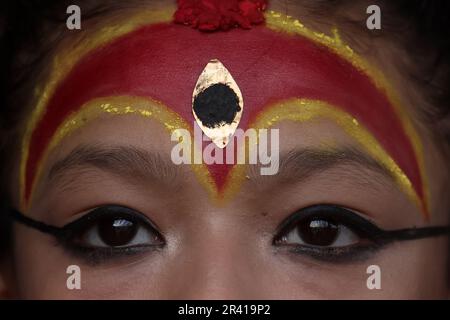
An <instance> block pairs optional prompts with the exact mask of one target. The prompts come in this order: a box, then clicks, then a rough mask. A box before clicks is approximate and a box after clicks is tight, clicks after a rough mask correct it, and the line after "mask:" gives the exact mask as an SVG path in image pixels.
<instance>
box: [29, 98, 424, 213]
mask: <svg viewBox="0 0 450 320" xmlns="http://www.w3.org/2000/svg"><path fill="white" fill-rule="evenodd" d="M102 115H105V116H117V115H121V116H127V115H137V116H142V117H145V118H152V119H155V120H156V121H158V122H159V123H161V124H162V125H163V126H164V127H165V128H166V129H167V130H168V131H169V133H170V134H172V132H174V130H176V129H185V130H188V131H189V132H190V133H191V136H193V129H192V126H191V125H189V124H188V123H187V122H186V121H185V120H184V119H182V118H181V117H180V116H179V115H178V114H177V113H175V112H174V111H172V110H170V109H169V108H168V107H166V106H165V105H163V104H162V103H160V102H157V101H154V100H151V99H148V98H141V97H128V96H117V97H107V98H99V99H94V100H92V101H90V102H88V103H86V104H85V105H83V106H82V107H81V108H80V110H79V111H78V112H76V113H74V114H73V115H71V116H70V117H68V118H67V119H66V120H65V121H64V122H63V123H62V124H61V125H60V127H59V128H58V130H57V132H56V133H55V135H54V136H53V137H52V139H51V141H50V143H49V145H48V147H47V149H46V150H45V152H44V156H43V157H42V159H41V160H40V161H39V164H38V170H37V174H36V178H35V180H34V184H33V188H32V193H31V195H30V199H32V196H33V194H34V191H35V187H36V184H37V183H38V181H39V180H40V179H41V177H42V174H43V167H44V165H45V162H46V160H47V158H48V155H49V153H50V152H51V151H52V150H53V149H54V148H56V147H57V146H58V145H59V144H60V143H61V141H62V140H63V139H65V138H66V137H68V136H70V134H72V133H73V132H74V131H76V130H77V129H79V128H81V127H83V126H84V125H86V124H87V123H89V122H90V121H92V120H94V119H96V118H98V117H100V116H102ZM320 118H323V119H330V120H332V121H333V122H335V123H336V124H337V125H338V126H339V127H341V128H342V129H343V130H344V131H345V132H346V133H347V134H348V135H349V136H351V137H352V138H354V139H355V140H356V141H357V142H358V143H359V144H360V145H361V146H362V148H363V149H364V150H366V152H368V154H369V155H370V156H372V157H373V158H374V159H375V160H376V161H377V162H378V163H380V164H381V165H382V166H383V167H384V168H386V169H387V171H388V172H389V173H390V174H391V175H392V176H393V177H394V180H395V182H396V184H397V185H398V186H399V188H400V190H401V191H403V192H404V193H405V194H406V195H407V197H408V198H409V199H410V200H411V201H412V202H413V203H414V204H415V205H417V206H418V208H419V209H420V210H421V211H422V212H424V214H426V210H424V208H425V206H424V203H423V202H422V200H421V199H420V198H419V197H418V195H417V193H416V192H415V190H414V188H413V186H412V184H411V182H410V180H409V179H408V177H407V176H406V175H405V174H404V172H403V171H402V170H401V169H400V167H398V165H397V164H396V163H395V161H394V160H393V159H392V158H391V157H390V156H389V154H388V153H387V152H386V151H385V150H384V149H383V147H382V146H381V145H380V144H379V142H378V141H377V140H376V138H375V137H373V136H372V134H371V133H370V132H369V131H368V130H367V129H365V128H364V127H363V125H361V124H360V123H358V121H357V120H356V119H355V118H354V117H352V116H351V115H350V114H348V113H347V112H345V111H343V110H342V109H341V108H339V107H337V106H332V105H330V104H328V103H326V102H323V101H317V100H307V99H295V98H293V99H288V100H285V101H282V102H279V103H276V104H274V105H271V106H268V107H267V108H264V111H263V112H262V113H260V114H259V115H258V117H257V118H256V119H255V120H254V121H253V122H252V124H250V126H249V128H253V129H256V130H259V129H267V128H270V127H272V126H274V125H276V124H277V123H279V122H280V121H285V120H288V121H296V122H308V121H313V120H315V119H320ZM191 143H192V145H191V150H192V155H191V156H193V152H196V151H197V152H198V151H199V150H194V145H193V141H191ZM241 147H242V148H246V147H248V143H247V144H246V145H245V146H241ZM250 147H251V146H250ZM200 152H201V150H200ZM245 154H247V152H246V153H245ZM192 163H193V161H192ZM190 166H191V169H192V170H193V171H194V173H195V175H196V177H197V179H198V180H199V182H200V184H201V185H202V186H203V187H204V188H205V189H206V190H207V192H208V194H209V196H210V197H211V199H212V200H213V201H214V202H215V203H216V204H217V205H224V204H225V203H227V202H228V201H229V200H230V199H231V198H232V197H233V196H235V195H236V194H237V193H238V192H239V190H240V188H241V186H242V183H243V181H245V171H246V166H245V165H235V166H234V167H233V168H232V169H231V172H230V173H229V176H228V177H227V181H226V185H225V188H224V193H223V194H222V195H220V194H219V193H218V190H217V187H216V185H215V182H214V180H213V179H212V177H211V174H210V172H209V171H208V168H207V166H206V165H205V164H197V165H196V164H191V165H190Z"/></svg>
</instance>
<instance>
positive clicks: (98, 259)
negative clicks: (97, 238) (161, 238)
mask: <svg viewBox="0 0 450 320" xmlns="http://www.w3.org/2000/svg"><path fill="white" fill-rule="evenodd" d="M61 245H62V249H63V250H64V252H65V253H67V254H69V255H71V256H73V257H74V258H76V259H80V260H81V261H83V262H84V263H86V264H88V265H98V264H104V263H115V262H117V261H120V260H122V259H121V258H126V259H127V260H128V258H131V257H136V258H141V257H142V258H143V257H146V256H148V255H151V254H153V253H157V252H160V251H161V249H162V248H163V247H164V246H163V245H142V246H130V247H118V248H108V247H97V248H95V247H81V246H76V245H73V244H68V243H61Z"/></svg>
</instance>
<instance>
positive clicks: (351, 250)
mask: <svg viewBox="0 0 450 320" xmlns="http://www.w3.org/2000/svg"><path fill="white" fill-rule="evenodd" d="M384 248H385V246H381V245H377V244H368V245H364V246H360V245H357V246H347V247H313V246H308V245H282V246H278V247H277V251H278V252H281V253H284V254H288V255H290V256H292V257H294V258H295V259H297V258H299V257H306V258H310V259H314V260H316V261H319V262H324V263H339V264H352V263H362V262H365V261H367V260H369V259H372V258H374V256H375V255H376V254H377V253H378V252H379V251H380V250H382V249H384Z"/></svg>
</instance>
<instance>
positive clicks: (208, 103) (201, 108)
mask: <svg viewBox="0 0 450 320" xmlns="http://www.w3.org/2000/svg"><path fill="white" fill-rule="evenodd" d="M193 107H194V112H195V114H196V115H197V117H198V118H199V119H200V121H201V122H202V123H203V125H204V126H206V127H208V128H216V127H218V126H220V125H222V124H224V123H226V124H231V123H232V122H233V119H234V117H236V113H237V112H239V111H241V107H240V106H239V98H238V96H237V95H236V93H235V92H234V91H233V90H232V89H231V88H230V87H229V86H227V85H226V84H223V83H216V84H213V85H212V86H209V87H208V88H206V89H205V90H203V91H202V92H200V93H199V94H198V95H197V96H196V97H195V99H194V106H193Z"/></svg>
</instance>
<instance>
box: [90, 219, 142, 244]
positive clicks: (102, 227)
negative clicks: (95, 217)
mask: <svg viewBox="0 0 450 320" xmlns="http://www.w3.org/2000/svg"><path fill="white" fill-rule="evenodd" d="M137 230H138V227H137V224H136V223H134V222H132V221H129V220H126V219H117V218H107V219H103V220H101V221H100V222H99V224H98V233H99V235H100V238H101V239H102V241H103V242H104V243H105V244H107V245H108V246H111V247H119V246H124V245H126V244H128V243H129V242H130V241H131V240H133V238H134V236H135V235H136V233H137Z"/></svg>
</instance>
